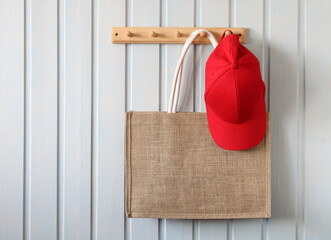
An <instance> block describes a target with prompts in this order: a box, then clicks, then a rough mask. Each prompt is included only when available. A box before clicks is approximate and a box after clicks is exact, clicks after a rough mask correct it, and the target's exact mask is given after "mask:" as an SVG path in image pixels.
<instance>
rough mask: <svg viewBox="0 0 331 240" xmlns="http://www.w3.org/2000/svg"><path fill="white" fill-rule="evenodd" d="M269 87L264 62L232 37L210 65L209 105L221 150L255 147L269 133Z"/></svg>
mask: <svg viewBox="0 0 331 240" xmlns="http://www.w3.org/2000/svg"><path fill="white" fill-rule="evenodd" d="M264 98H265V84H264V82H263V81H262V77H261V72H260V63H259V61H258V59H257V58H256V57H255V56H254V54H252V53H251V52H250V51H249V50H248V49H247V48H245V47H244V46H243V45H241V44H240V43H239V35H238V34H231V35H228V36H226V37H224V38H222V40H221V41H220V43H219V44H218V46H217V47H216V49H215V50H214V51H213V53H212V54H211V55H210V57H209V59H208V61H207V63H206V75H205V102H206V109H207V117H208V125H209V129H210V133H211V135H212V137H213V139H214V141H215V142H216V144H217V145H219V146H220V147H221V148H224V149H228V150H244V149H249V148H252V147H255V146H256V145H258V144H259V143H260V142H261V141H262V140H263V138H264V135H265V131H266V117H267V116H266V107H265V100H264Z"/></svg>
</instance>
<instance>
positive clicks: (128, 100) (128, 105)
mask: <svg viewBox="0 0 331 240" xmlns="http://www.w3.org/2000/svg"><path fill="white" fill-rule="evenodd" d="M130 14H132V0H125V26H132V22H131V21H132V16H131V15H130ZM131 50H132V48H131V44H125V93H124V94H125V112H126V111H129V110H131V109H132V74H131V73H132V65H131V64H132V61H131V56H132V52H131ZM123 144H124V143H123ZM124 176H125V175H124ZM123 181H124V184H125V178H124V179H123ZM123 199H124V202H123V204H124V206H125V196H124V198H123ZM123 214H125V213H123ZM124 219H125V221H124V239H125V240H131V239H132V234H131V230H132V227H131V219H128V218H127V217H126V216H125V215H124Z"/></svg>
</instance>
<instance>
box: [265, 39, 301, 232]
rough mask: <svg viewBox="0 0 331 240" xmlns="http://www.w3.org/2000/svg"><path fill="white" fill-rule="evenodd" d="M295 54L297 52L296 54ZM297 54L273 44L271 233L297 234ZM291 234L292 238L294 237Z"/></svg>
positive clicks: (271, 53) (271, 59)
mask: <svg viewBox="0 0 331 240" xmlns="http://www.w3.org/2000/svg"><path fill="white" fill-rule="evenodd" d="M293 51H296V50H293ZM293 56H295V57H296V54H293V52H292V53H291V52H287V51H284V48H282V47H279V48H278V47H277V45H275V44H272V43H270V69H269V71H270V83H269V84H270V98H269V99H270V112H271V213H272V218H271V219H270V221H269V223H270V227H271V228H270V231H280V230H281V231H283V232H284V233H285V232H287V233H286V234H285V235H286V236H289V233H291V234H295V228H296V199H297V147H298V143H297V136H298V132H297V131H298V127H297V124H298V121H297V120H298V119H297V60H296V59H293ZM291 234H290V235H291Z"/></svg>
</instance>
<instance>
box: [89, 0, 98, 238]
mask: <svg viewBox="0 0 331 240" xmlns="http://www.w3.org/2000/svg"><path fill="white" fill-rule="evenodd" d="M96 1H97V0H91V176H90V180H91V185H90V188H91V189H90V192H91V196H90V201H91V202H90V239H98V235H97V227H98V226H97V213H98V212H97V210H98V201H97V199H98V168H97V165H98V156H97V154H98V152H97V140H98V138H97V137H96V136H94V134H95V133H97V124H98V121H97V119H96V118H97V114H96V111H97V100H96V99H95V98H97V96H98V94H97V93H96V92H95V91H97V90H98V88H97V85H98V83H97V82H98V77H97V76H96V77H95V74H97V73H98V71H95V67H97V60H96V61H95V53H94V48H95V44H94V43H95V36H97V34H98V32H97V33H95V29H97V27H95V26H94V24H95V19H94V17H95V16H96V15H95V14H94V11H95V4H96V3H95V2H96ZM94 236H95V238H94Z"/></svg>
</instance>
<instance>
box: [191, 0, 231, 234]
mask: <svg viewBox="0 0 331 240" xmlns="http://www.w3.org/2000/svg"><path fill="white" fill-rule="evenodd" d="M196 3H197V4H196V14H195V16H196V18H195V24H196V26H199V27H201V26H207V27H208V26H216V25H218V24H222V25H223V26H227V27H228V26H229V1H228V0H221V1H220V0H207V1H197V2H196ZM212 51H213V47H212V46H211V45H206V46H205V45H200V46H196V52H195V95H194V96H195V99H194V100H195V103H194V104H195V111H196V112H206V105H205V99H204V94H205V65H206V62H207V59H208V57H209V55H210V54H211V52H212ZM194 230H195V234H194V237H195V239H199V240H216V239H217V240H225V239H227V236H228V233H227V230H228V220H198V221H195V229H194Z"/></svg>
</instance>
